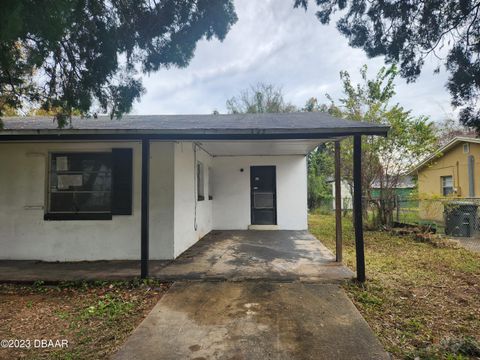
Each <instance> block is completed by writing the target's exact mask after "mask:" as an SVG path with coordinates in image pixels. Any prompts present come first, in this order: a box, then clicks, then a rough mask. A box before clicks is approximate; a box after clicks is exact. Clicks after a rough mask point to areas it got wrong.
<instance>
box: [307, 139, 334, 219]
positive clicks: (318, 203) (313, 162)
mask: <svg viewBox="0 0 480 360" xmlns="http://www.w3.org/2000/svg"><path fill="white" fill-rule="evenodd" d="M307 166H308V174H307V176H308V208H309V209H311V210H313V209H317V208H320V207H322V206H327V207H330V205H331V200H332V199H333V195H332V186H331V183H330V181H329V180H331V179H332V176H333V169H334V164H333V148H332V146H331V144H329V143H325V144H321V145H320V146H318V147H317V148H316V149H315V150H313V151H312V152H311V153H310V154H308V157H307Z"/></svg>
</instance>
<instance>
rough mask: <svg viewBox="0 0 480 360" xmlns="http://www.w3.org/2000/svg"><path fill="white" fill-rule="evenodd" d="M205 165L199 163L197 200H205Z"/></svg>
mask: <svg viewBox="0 0 480 360" xmlns="http://www.w3.org/2000/svg"><path fill="white" fill-rule="evenodd" d="M204 176H205V174H204V170H203V164H202V163H201V162H200V161H197V199H198V201H202V200H205V180H204Z"/></svg>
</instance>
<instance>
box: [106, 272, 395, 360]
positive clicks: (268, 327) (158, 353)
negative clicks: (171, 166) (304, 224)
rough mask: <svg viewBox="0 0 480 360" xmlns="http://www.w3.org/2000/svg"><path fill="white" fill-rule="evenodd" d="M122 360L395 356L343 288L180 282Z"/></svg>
mask: <svg viewBox="0 0 480 360" xmlns="http://www.w3.org/2000/svg"><path fill="white" fill-rule="evenodd" d="M113 358H114V359H116V360H134V359H138V360H140V359H141V360H143V359H145V360H147V359H148V360H152V359H162V360H177V359H192V360H193V359H195V360H202V359H203V360H205V359H236V360H241V359H245V360H268V359H276V360H283V359H298V360H300V359H302V360H304V359H315V360H319V359H362V360H363V359H389V356H388V354H387V353H386V352H385V351H384V350H383V348H382V346H381V344H380V343H379V341H378V340H377V339H376V337H375V336H374V334H373V333H372V331H371V330H370V328H369V326H368V324H367V323H366V322H365V320H364V319H363V318H362V316H361V315H360V313H359V312H358V311H357V309H356V308H355V307H354V305H353V304H352V302H351V301H350V300H349V299H348V297H347V296H346V294H345V292H344V291H343V290H342V289H340V287H339V286H338V285H327V284H302V283H274V282H265V281H260V282H193V283H192V282H190V283H189V282H177V283H175V284H174V285H173V287H172V288H171V289H170V290H169V292H168V293H167V294H166V295H165V296H164V297H163V298H162V299H161V300H160V302H159V303H158V304H157V305H156V306H155V307H154V309H153V310H152V312H151V313H150V314H149V315H148V317H147V318H146V319H145V320H144V321H143V322H142V323H141V325H140V326H139V327H138V328H137V329H136V330H135V331H134V332H133V334H132V335H131V336H130V338H129V339H128V340H127V342H126V343H125V344H124V346H123V347H122V348H121V349H120V350H119V351H118V352H117V353H116V354H115V355H114V357H113Z"/></svg>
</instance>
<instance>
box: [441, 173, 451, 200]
mask: <svg viewBox="0 0 480 360" xmlns="http://www.w3.org/2000/svg"><path fill="white" fill-rule="evenodd" d="M440 179H441V182H442V195H443V196H448V195H450V194H453V177H452V176H442V177H441V178H440Z"/></svg>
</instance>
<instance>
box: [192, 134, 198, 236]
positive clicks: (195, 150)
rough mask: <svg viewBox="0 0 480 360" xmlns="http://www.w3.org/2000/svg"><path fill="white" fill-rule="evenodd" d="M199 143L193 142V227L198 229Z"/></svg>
mask: <svg viewBox="0 0 480 360" xmlns="http://www.w3.org/2000/svg"><path fill="white" fill-rule="evenodd" d="M197 147H198V145H197V143H195V142H194V143H193V203H194V206H193V228H194V229H195V231H197V228H198V224H197V205H198V194H197V190H198V184H197V181H198V180H197V179H198V174H197V171H198V169H197Z"/></svg>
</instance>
